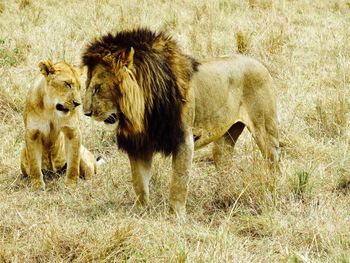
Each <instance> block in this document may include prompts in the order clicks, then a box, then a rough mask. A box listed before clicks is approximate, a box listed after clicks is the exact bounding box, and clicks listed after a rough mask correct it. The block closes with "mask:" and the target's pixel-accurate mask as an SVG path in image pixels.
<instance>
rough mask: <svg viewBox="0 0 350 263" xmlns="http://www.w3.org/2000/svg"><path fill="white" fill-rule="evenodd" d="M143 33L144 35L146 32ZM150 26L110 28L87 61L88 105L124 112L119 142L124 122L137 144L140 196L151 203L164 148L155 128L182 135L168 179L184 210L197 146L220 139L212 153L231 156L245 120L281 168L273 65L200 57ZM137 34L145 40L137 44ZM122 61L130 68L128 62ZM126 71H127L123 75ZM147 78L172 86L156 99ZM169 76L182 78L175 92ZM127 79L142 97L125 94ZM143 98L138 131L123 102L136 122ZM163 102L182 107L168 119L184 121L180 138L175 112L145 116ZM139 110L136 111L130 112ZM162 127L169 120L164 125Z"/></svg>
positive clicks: (133, 155)
mask: <svg viewBox="0 0 350 263" xmlns="http://www.w3.org/2000/svg"><path fill="white" fill-rule="evenodd" d="M142 34H144V35H145V37H144V38H142ZM149 34H150V32H149V31H148V30H139V31H131V32H130V31H126V32H121V33H119V34H117V35H116V37H115V38H113V36H111V35H109V36H107V37H105V38H106V39H102V40H101V41H99V42H96V43H93V44H91V45H90V46H89V47H88V48H87V50H86V51H85V53H84V54H83V60H84V64H85V65H87V66H88V68H89V74H88V81H87V83H86V90H87V91H86V93H85V100H84V102H85V103H84V110H85V111H86V112H87V113H88V114H89V115H90V114H91V115H92V116H93V117H94V118H95V119H97V120H101V121H103V120H105V119H106V118H107V117H108V116H110V115H111V114H115V115H116V116H118V117H119V124H118V125H119V127H118V128H117V136H119V137H118V143H123V142H124V141H123V140H121V139H120V137H121V136H120V129H122V130H125V133H126V134H128V136H129V138H130V141H131V142H132V143H129V144H128V146H131V147H129V148H128V147H125V148H123V147H122V149H125V150H126V151H127V153H128V155H129V159H130V164H131V171H132V178H133V186H134V190H135V193H136V196H137V200H138V201H139V202H140V203H142V204H147V202H148V199H149V180H150V169H151V164H152V157H153V154H154V153H155V152H157V151H160V152H165V153H166V151H164V150H163V151H162V149H157V148H156V147H154V146H153V145H154V144H156V143H155V142H154V141H152V140H149V138H150V137H151V136H152V135H153V134H152V132H153V131H154V130H156V131H158V132H159V135H158V136H159V137H158V138H159V140H160V141H161V145H166V144H167V143H171V141H172V140H173V141H176V142H177V145H176V147H174V148H173V150H172V151H171V154H172V157H173V159H172V161H173V174H172V177H171V182H170V207H171V210H172V211H174V212H175V213H176V214H178V215H182V214H184V213H185V206H186V198H187V189H188V179H189V175H190V171H191V165H192V158H193V150H194V148H200V147H203V146H205V145H207V144H209V143H211V142H214V148H213V157H214V160H215V162H216V163H217V164H219V163H220V161H221V160H222V159H225V156H224V154H223V153H225V152H226V148H227V147H230V148H233V146H234V144H235V142H236V141H237V139H238V137H239V135H240V134H241V132H242V131H243V129H244V128H245V127H246V126H247V128H248V130H249V131H250V132H251V133H252V135H253V137H254V138H255V140H256V142H257V144H258V146H259V148H260V150H261V152H262V154H263V156H264V158H265V160H266V161H267V163H268V164H269V166H270V167H271V168H272V169H275V168H277V165H278V147H279V142H278V140H279V139H278V128H277V116H276V101H275V96H274V94H273V89H272V86H273V83H272V78H271V76H270V74H269V72H268V70H267V69H266V68H265V67H264V66H263V65H262V64H261V63H259V62H258V61H256V60H254V59H252V58H247V57H243V56H233V57H228V58H217V59H212V60H207V61H202V62H201V63H198V62H197V61H195V60H194V59H192V58H190V57H188V56H185V55H183V54H182V52H181V50H180V49H179V48H178V47H177V46H176V43H175V42H174V41H173V40H171V39H170V38H166V37H163V35H162V33H161V34H160V36H159V35H156V34H155V37H154V38H148V36H149ZM136 40H137V41H139V42H141V43H147V45H146V44H145V46H144V45H137V43H136V42H137V41H136ZM113 41H114V42H113ZM147 41H148V42H147ZM128 44H129V46H128ZM135 45H136V46H135ZM169 46H170V47H171V48H169ZM165 47H167V48H165ZM145 49H146V51H147V52H145ZM130 50H132V51H130ZM111 52H114V53H115V54H116V55H115V57H114V60H113V62H112V63H110V64H106V60H105V59H104V57H105V56H109V55H110V53H111ZM130 54H131V55H130ZM160 56H163V57H165V58H166V60H165V61H166V63H168V65H171V66H169V68H166V69H165V68H164V67H163V66H162V65H163V64H164V63H165V62H164V63H163V64H159V63H158V62H159V57H160ZM126 57H127V59H125V58H126ZM116 65H117V66H116ZM118 65H119V66H118ZM124 67H126V70H123V68H124ZM125 73H127V74H128V75H127V76H125ZM168 79H172V82H166V81H167V80H168ZM148 81H152V83H153V84H154V85H155V86H157V85H159V86H160V87H162V88H163V89H164V90H165V91H166V92H167V93H165V94H164V93H163V94H162V97H161V98H160V100H159V99H158V100H157V95H158V94H157V92H156V91H158V92H159V90H156V89H154V88H153V87H150V86H149V83H148ZM121 83H122V85H121ZM169 83H176V84H174V88H175V89H177V91H178V92H177V93H175V94H169V93H171V92H172V91H173V89H171V88H169V87H167V84H168V85H169ZM96 87H99V92H96ZM128 87H130V92H131V93H133V92H135V90H134V89H135V88H136V87H138V90H139V91H138V92H142V94H143V96H144V100H143V101H142V100H138V101H133V99H132V98H134V95H132V94H130V95H129V96H128V97H129V98H131V99H130V100H129V101H123V100H122V99H121V97H120V96H121V95H120V94H122V92H126V91H128ZM120 89H123V91H121V90H120ZM160 90H162V89H160ZM140 94H141V93H140ZM169 95H171V96H174V98H175V100H174V101H176V103H172V104H171V102H169V101H167V99H168V98H169V97H167V96H169ZM158 98H159V97H158ZM125 103H129V105H128V106H127V105H125ZM137 103H145V105H144V110H145V113H144V128H143V131H142V132H143V133H144V134H143V135H142V136H143V137H140V136H139V134H138V133H135V129H134V128H133V127H129V126H128V125H125V123H124V122H125V115H126V114H125V112H123V110H122V109H121V108H126V107H127V108H128V111H131V112H129V113H128V114H127V115H128V117H127V118H128V122H129V123H130V124H131V125H133V123H137V122H138V121H137V120H134V121H133V120H132V119H130V118H133V116H135V118H138V116H139V115H140V113H139V112H138V111H139V109H140V108H142V107H139V106H136V107H135V108H134V105H135V104H137ZM164 104H165V105H169V104H171V105H169V106H170V107H165V109H172V110H173V111H174V112H178V113H179V114H180V116H179V117H178V118H177V119H174V120H170V122H174V121H178V124H177V125H176V126H175V127H176V128H177V129H179V130H180V131H179V132H178V133H177V134H179V135H180V136H181V140H178V137H176V136H175V135H174V133H171V132H172V131H171V130H170V129H169V127H170V126H164V123H167V122H169V120H167V119H157V121H158V122H148V121H147V120H153V119H152V114H155V115H157V114H158V112H159V111H160V110H162V107H164ZM121 105H122V106H121ZM134 110H135V114H132V111H134ZM150 116H151V117H150ZM120 126H122V128H120ZM164 127H166V128H165V129H163V128H164ZM169 135H170V137H169ZM167 136H168V137H167ZM121 138H123V137H121ZM140 138H141V139H140ZM144 138H147V139H148V141H147V140H146V143H147V145H149V151H147V150H144V149H147V148H145V147H144V148H138V147H139V144H140V143H143V142H144V141H142V140H144ZM164 138H167V139H168V140H166V139H164ZM156 145H157V144H156ZM133 147H134V148H133ZM135 149H137V150H135ZM139 149H142V151H140V150H139ZM138 153H139V154H138Z"/></svg>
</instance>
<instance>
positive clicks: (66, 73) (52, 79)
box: [39, 60, 81, 115]
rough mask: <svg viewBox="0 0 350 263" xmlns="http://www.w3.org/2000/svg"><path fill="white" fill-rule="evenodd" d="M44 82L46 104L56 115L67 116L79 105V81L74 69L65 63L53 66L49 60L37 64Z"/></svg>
mask: <svg viewBox="0 0 350 263" xmlns="http://www.w3.org/2000/svg"><path fill="white" fill-rule="evenodd" d="M39 68H40V72H41V73H42V74H43V76H44V77H45V80H46V94H47V99H46V103H48V104H49V105H48V106H52V107H54V108H55V109H56V110H57V112H58V113H60V114H64V115H67V114H68V113H69V112H73V111H75V109H76V108H77V107H78V106H79V105H80V104H81V97H80V79H79V74H78V71H77V70H76V69H74V68H73V67H72V66H70V65H69V64H67V63H65V62H59V63H56V64H53V63H52V61H51V60H47V61H42V62H40V63H39Z"/></svg>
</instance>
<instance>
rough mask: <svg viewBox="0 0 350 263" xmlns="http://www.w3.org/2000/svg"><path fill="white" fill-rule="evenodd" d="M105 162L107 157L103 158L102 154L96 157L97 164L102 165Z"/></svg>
mask: <svg viewBox="0 0 350 263" xmlns="http://www.w3.org/2000/svg"><path fill="white" fill-rule="evenodd" d="M105 163H106V161H105V159H103V157H102V156H98V157H97V158H96V164H97V166H101V165H103V164H105Z"/></svg>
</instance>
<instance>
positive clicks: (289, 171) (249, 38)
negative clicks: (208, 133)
mask: <svg viewBox="0 0 350 263" xmlns="http://www.w3.org/2000/svg"><path fill="white" fill-rule="evenodd" d="M140 25H142V26H148V27H150V28H151V29H154V30H160V29H162V30H167V31H168V32H169V33H170V34H171V35H173V36H174V38H175V39H176V40H177V41H178V42H179V44H180V45H181V47H182V48H183V50H184V51H185V52H187V53H188V54H192V55H193V56H195V57H198V58H208V57H214V56H221V55H229V54H234V53H238V52H239V53H244V54H247V55H249V56H252V57H254V58H256V59H258V60H260V61H261V62H263V63H264V64H265V65H266V66H267V68H268V69H269V70H270V72H271V74H272V76H273V78H274V80H275V83H276V85H275V92H276V94H277V95H278V108H279V119H280V132H281V144H282V147H281V163H280V167H281V174H280V175H276V176H272V175H269V174H268V173H266V171H265V169H264V162H263V160H262V157H261V155H260V152H259V151H258V149H257V147H256V145H255V143H254V141H253V139H252V138H251V137H250V135H249V133H248V132H244V133H243V135H242V137H241V138H240V140H239V142H238V143H237V145H236V148H235V153H234V155H233V156H232V159H231V160H229V162H230V165H229V168H228V169H227V171H223V172H220V173H218V172H217V171H216V170H215V168H214V166H213V164H212V163H211V162H210V161H209V160H208V159H207V158H203V156H204V157H205V156H206V155H207V154H208V153H209V151H210V147H208V148H206V149H203V150H201V151H200V152H199V153H197V154H196V156H195V162H194V167H193V173H192V177H191V182H190V185H191V186H190V192H189V197H188V205H187V220H186V222H178V221H177V220H175V219H174V218H172V217H171V216H170V215H169V214H168V206H167V204H168V201H167V199H168V184H169V179H170V176H169V174H170V173H171V160H170V158H167V159H164V158H162V157H161V156H156V160H155V162H154V168H153V177H152V180H151V209H150V211H147V212H144V211H142V210H141V209H140V208H138V207H136V206H135V205H134V193H133V189H132V184H131V175H130V171H129V164H128V161H127V158H126V156H125V154H124V153H122V152H120V151H118V149H117V146H116V144H115V139H114V135H113V132H112V131H108V130H106V129H105V127H104V126H103V125H100V124H98V123H91V121H90V119H88V118H87V117H82V126H83V127H82V131H83V137H84V139H83V141H84V144H85V145H86V146H87V147H88V148H89V149H91V150H92V151H93V152H94V153H95V154H96V155H102V156H103V157H104V158H105V159H106V161H107V163H106V164H105V165H104V166H103V167H101V169H100V170H99V172H98V175H97V176H96V177H95V178H93V179H91V180H89V181H84V180H80V181H79V182H78V187H77V189H76V190H75V191H68V190H67V189H66V188H65V186H64V178H58V179H55V180H51V181H48V182H47V190H46V191H45V192H34V191H31V190H30V188H29V181H28V180H25V179H23V178H22V177H21V173H20V167H19V153H20V150H21V147H22V146H23V141H24V138H23V134H24V127H23V121H22V110H23V103H24V99H25V95H26V92H27V89H28V87H29V86H30V85H31V83H32V81H33V79H34V77H35V76H36V74H38V73H39V70H38V67H37V65H38V63H39V61H40V60H43V59H46V58H51V59H53V60H54V61H58V60H62V59H65V60H66V61H68V62H70V63H72V64H75V65H79V63H80V54H81V51H82V50H83V48H84V46H85V45H86V43H88V42H89V41H91V40H93V39H94V38H95V37H98V36H100V35H102V34H104V33H106V32H113V31H117V30H123V29H130V28H134V27H137V26H140ZM349 28H350V2H349V1H341V0H339V1H338V0H330V1H327V0H320V1H309V0H295V1H291V0H290V1H287V0H286V1H283V0H280V1H278V0H276V1H273V0H247V1H240V0H208V1H199V0H191V1H190V0H181V1H164V0H163V1H137V0H130V1H112V0H110V1H108V0H99V1H98V0H96V1H83V0H80V1H78V0H77V1H68V0H66V1H62V0H47V1H46V0H21V1H9V0H0V262H71V261H73V262H125V261H130V262H344V263H345V262H350V129H349V128H350V124H349V120H350V101H349V98H350V30H349ZM82 81H84V80H83V79H82Z"/></svg>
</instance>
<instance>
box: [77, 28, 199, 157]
mask: <svg viewBox="0 0 350 263" xmlns="http://www.w3.org/2000/svg"><path fill="white" fill-rule="evenodd" d="M82 58H83V64H84V65H85V66H87V67H88V74H87V81H86V92H85V96H84V111H85V114H86V115H88V116H92V117H93V118H94V119H96V120H98V121H104V122H105V123H115V122H117V121H118V128H117V139H118V145H119V147H121V148H122V149H124V150H126V151H127V152H128V153H129V154H133V155H135V154H142V153H144V152H146V151H150V152H153V151H160V152H163V153H165V154H170V153H171V152H174V151H176V149H177V147H178V145H179V144H180V143H181V142H182V140H183V134H184V133H183V128H182V114H183V113H182V108H183V105H184V104H185V103H186V101H187V96H188V90H189V81H190V78H191V76H192V74H193V72H194V71H196V67H197V62H196V61H195V60H194V59H192V58H191V57H189V56H187V55H185V54H183V53H182V51H181V50H180V48H179V47H178V45H177V43H176V42H175V41H174V40H172V39H171V37H169V36H168V35H167V34H165V33H163V32H160V33H155V32H152V31H150V30H148V29H144V28H141V29H136V30H131V31H121V32H119V33H117V34H115V35H111V34H108V35H106V36H103V37H102V38H100V39H98V40H95V41H94V42H92V43H91V44H89V45H88V46H87V48H86V50H85V51H84V53H83V56H82Z"/></svg>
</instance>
